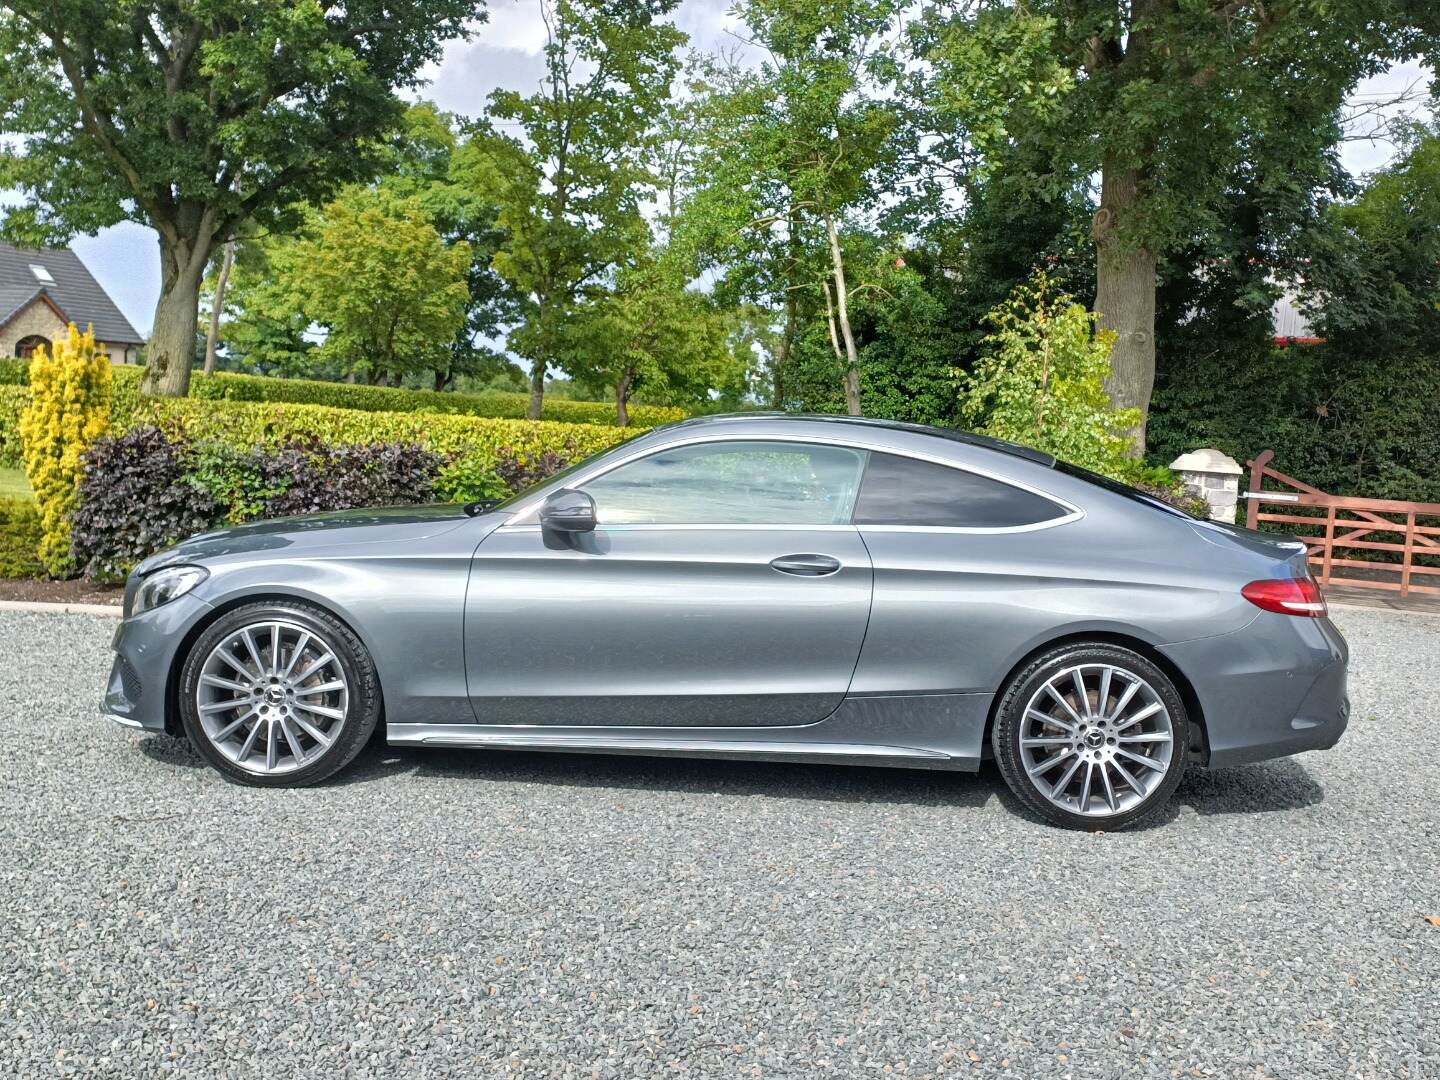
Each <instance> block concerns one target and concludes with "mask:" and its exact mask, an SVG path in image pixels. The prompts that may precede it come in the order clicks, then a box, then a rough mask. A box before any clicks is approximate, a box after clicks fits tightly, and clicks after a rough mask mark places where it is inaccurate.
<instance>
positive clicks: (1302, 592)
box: [1240, 577, 1327, 619]
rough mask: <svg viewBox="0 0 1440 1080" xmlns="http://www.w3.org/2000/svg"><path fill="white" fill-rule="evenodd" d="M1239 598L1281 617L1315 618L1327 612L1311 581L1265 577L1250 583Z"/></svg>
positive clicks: (1314, 584)
mask: <svg viewBox="0 0 1440 1080" xmlns="http://www.w3.org/2000/svg"><path fill="white" fill-rule="evenodd" d="M1240 595H1241V596H1243V597H1245V599H1246V600H1249V601H1250V603H1252V604H1254V605H1255V606H1256V607H1258V608H1264V609H1265V610H1266V611H1274V612H1277V613H1279V614H1281V615H1301V616H1304V617H1305V618H1308V619H1318V618H1321V617H1322V616H1324V615H1325V614H1326V613H1327V609H1326V607H1325V597H1324V595H1323V594H1322V593H1321V592H1320V586H1319V585H1317V584H1316V583H1315V579H1314V578H1310V577H1303V578H1266V579H1265V580H1263V581H1252V582H1250V584H1249V585H1246V586H1245V587H1244V588H1243V589H1241V590H1240Z"/></svg>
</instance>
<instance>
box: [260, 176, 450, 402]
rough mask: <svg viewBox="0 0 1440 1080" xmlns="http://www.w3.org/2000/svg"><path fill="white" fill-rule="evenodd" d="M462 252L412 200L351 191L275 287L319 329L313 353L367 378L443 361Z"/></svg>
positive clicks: (302, 244) (297, 249)
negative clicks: (317, 345) (322, 339)
mask: <svg viewBox="0 0 1440 1080" xmlns="http://www.w3.org/2000/svg"><path fill="white" fill-rule="evenodd" d="M469 270H470V248H469V246H468V245H467V244H465V242H464V241H459V242H457V243H454V244H449V245H447V244H446V243H445V241H444V240H443V239H442V238H441V236H440V234H439V233H438V232H437V231H436V229H435V227H434V226H433V225H432V224H430V221H429V218H428V217H427V216H426V214H425V210H424V208H423V207H422V206H421V205H420V203H419V201H418V200H417V199H415V198H413V197H412V198H401V197H400V196H398V195H395V194H394V193H393V192H390V191H389V190H387V189H386V188H383V187H382V188H352V189H350V190H348V191H347V192H345V193H344V194H342V195H341V197H340V198H338V199H336V200H335V201H334V202H332V203H329V204H328V205H326V206H325V208H324V210H323V211H322V212H321V213H320V215H319V216H318V219H317V221H316V224H315V227H314V229H313V232H312V234H311V235H309V236H307V237H305V238H304V239H301V240H299V241H297V242H296V243H295V246H294V248H293V250H292V251H290V252H289V253H287V257H286V260H285V263H284V267H283V270H282V275H281V278H280V285H281V287H282V288H283V289H285V290H287V291H288V292H289V294H290V295H291V296H292V297H293V298H294V301H295V306H296V307H297V309H298V310H299V311H301V312H303V313H304V315H305V318H306V319H307V320H308V321H309V322H312V323H318V324H319V325H320V326H321V327H323V328H324V329H325V331H326V337H325V343H324V344H323V345H321V346H320V348H319V350H318V353H319V355H320V357H321V358H322V359H327V360H333V361H335V362H337V363H339V364H340V365H341V366H342V367H343V368H344V369H345V370H347V371H350V372H353V373H356V374H363V375H365V376H366V377H367V378H368V379H369V381H370V382H373V383H378V382H384V381H385V380H387V379H388V380H390V381H391V382H393V383H394V384H395V385H399V382H400V379H401V378H402V377H403V376H405V375H407V374H411V373H414V372H418V371H427V370H432V369H435V368H437V367H442V368H443V367H444V365H445V363H446V358H447V355H448V351H449V348H450V345H451V343H452V342H453V341H454V339H455V335H456V333H457V332H458V331H459V329H460V328H461V327H462V326H463V325H464V320H465V307H466V303H467V301H468V300H469V296H470V290H469V285H468V278H467V275H468V273H469Z"/></svg>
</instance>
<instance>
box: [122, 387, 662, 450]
mask: <svg viewBox="0 0 1440 1080" xmlns="http://www.w3.org/2000/svg"><path fill="white" fill-rule="evenodd" d="M140 424H153V425H155V426H156V427H159V428H162V429H163V430H166V431H170V432H174V433H178V434H180V435H182V436H184V437H185V438H187V439H189V440H192V441H198V440H201V439H204V440H207V441H211V442H222V443H225V444H228V445H230V446H232V447H235V448H236V449H239V450H249V449H251V448H252V447H256V446H279V445H281V444H284V443H289V442H294V441H296V440H297V439H310V438H314V439H318V440H320V441H321V442H326V443H331V444H334V445H355V444H362V443H377V442H387V443H389V442H393V443H414V444H416V445H417V446H421V447H424V448H425V449H427V450H433V451H435V452H436V453H439V454H446V455H473V454H480V455H484V456H486V457H490V458H495V457H497V456H498V455H499V453H500V452H501V451H502V450H508V451H510V452H512V453H515V454H521V455H524V456H527V457H538V456H540V455H542V454H545V453H547V452H549V451H563V452H564V453H565V454H566V456H567V457H569V458H571V459H574V458H577V457H585V456H588V455H590V454H593V453H595V452H597V451H599V450H604V449H606V448H608V447H611V446H614V445H615V444H617V443H620V442H623V441H624V440H625V439H627V438H629V437H630V436H632V435H638V434H639V433H640V432H641V430H643V429H641V428H617V427H602V426H600V425H599V424H560V423H554V422H551V421H548V420H541V421H534V420H498V419H493V418H489V417H480V416H450V415H437V414H433V413H409V412H364V411H361V410H359V409H335V408H331V407H329V406H327V405H290V404H281V403H275V402H265V403H255V402H249V401H197V400H195V399H194V398H145V399H143V400H141V401H139V402H137V403H136V405H135V406H134V409H133V411H132V413H131V415H130V417H129V418H128V422H126V423H123V424H122V423H120V422H119V419H118V418H117V422H116V424H115V427H116V429H123V428H130V427H134V426H136V425H140Z"/></svg>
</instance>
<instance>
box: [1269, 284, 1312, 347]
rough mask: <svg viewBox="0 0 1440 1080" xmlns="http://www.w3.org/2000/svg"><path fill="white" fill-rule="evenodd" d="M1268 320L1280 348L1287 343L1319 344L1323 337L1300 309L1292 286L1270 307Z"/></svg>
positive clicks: (1298, 300) (1298, 299)
mask: <svg viewBox="0 0 1440 1080" xmlns="http://www.w3.org/2000/svg"><path fill="white" fill-rule="evenodd" d="M1270 321H1271V323H1272V324H1273V326H1274V338H1275V344H1276V345H1279V346H1281V347H1282V348H1283V347H1285V346H1287V345H1319V344H1321V343H1322V342H1323V341H1324V340H1325V339H1324V338H1322V337H1319V336H1318V335H1317V334H1316V333H1315V329H1314V327H1312V326H1311V325H1310V320H1309V318H1307V317H1306V315H1305V313H1304V312H1303V311H1301V310H1300V298H1299V296H1298V294H1297V293H1296V291H1295V290H1294V289H1293V288H1289V289H1286V290H1285V291H1284V292H1283V293H1281V294H1280V299H1278V300H1276V301H1275V303H1274V304H1273V305H1272V306H1271V308H1270Z"/></svg>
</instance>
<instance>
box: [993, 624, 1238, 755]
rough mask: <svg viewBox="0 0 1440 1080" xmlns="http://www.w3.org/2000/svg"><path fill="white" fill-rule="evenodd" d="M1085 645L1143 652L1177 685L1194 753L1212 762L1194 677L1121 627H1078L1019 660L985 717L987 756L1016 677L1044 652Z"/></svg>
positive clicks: (996, 693) (1006, 674) (1008, 672)
mask: <svg viewBox="0 0 1440 1080" xmlns="http://www.w3.org/2000/svg"><path fill="white" fill-rule="evenodd" d="M1082 644H1084V645H1089V644H1097V645H1118V646H1120V647H1121V648H1124V649H1129V650H1130V651H1131V652H1135V653H1139V654H1140V655H1141V656H1143V657H1144V658H1145V659H1146V660H1148V661H1150V662H1151V663H1152V664H1154V665H1155V666H1156V667H1158V668H1159V669H1160V670H1161V671H1163V672H1164V673H1165V675H1166V677H1167V678H1169V680H1170V681H1171V682H1172V683H1174V684H1175V689H1176V690H1177V691H1179V693H1180V699H1181V701H1183V702H1184V703H1185V711H1186V713H1187V714H1188V717H1189V720H1190V752H1191V753H1192V754H1194V755H1195V757H1196V759H1197V763H1198V764H1200V765H1204V764H1206V763H1208V762H1209V760H1210V736H1209V731H1208V729H1207V726H1206V723H1205V712H1204V710H1203V709H1202V708H1201V706H1200V697H1199V695H1198V694H1196V693H1195V686H1194V684H1193V683H1192V682H1191V681H1190V677H1189V676H1188V675H1186V674H1185V672H1184V671H1182V670H1181V669H1180V668H1179V667H1178V666H1177V665H1176V664H1175V662H1174V661H1173V660H1171V659H1170V658H1169V657H1168V656H1166V655H1165V654H1164V653H1163V652H1161V651H1160V650H1159V649H1157V648H1156V647H1155V646H1154V645H1152V644H1150V643H1149V642H1148V641H1146V640H1145V639H1144V638H1140V637H1135V636H1133V635H1131V634H1126V633H1124V632H1121V631H1117V630H1078V631H1075V632H1073V633H1068V634H1062V635H1060V636H1059V637H1054V638H1050V639H1048V640H1046V641H1043V642H1041V643H1040V644H1039V645H1036V646H1035V647H1034V648H1032V649H1030V650H1029V651H1028V652H1026V653H1025V654H1024V655H1023V656H1021V657H1020V658H1019V659H1018V660H1016V661H1015V663H1014V664H1013V665H1012V666H1011V667H1010V670H1009V671H1007V672H1006V673H1005V677H1004V678H1003V679H1001V680H1000V683H999V687H998V689H997V690H996V692H995V694H994V696H993V697H992V698H991V700H990V708H989V710H988V712H987V714H986V717H985V734H984V736H983V738H982V740H981V744H980V746H981V753H982V754H983V755H984V756H986V757H989V756H990V753H991V750H990V737H991V735H992V734H993V733H994V730H995V721H996V718H997V716H998V714H999V712H1000V702H1001V701H1002V700H1003V699H1004V697H1005V691H1006V689H1007V688H1008V687H1009V686H1010V683H1011V682H1012V681H1013V680H1014V678H1015V676H1016V675H1017V674H1019V672H1020V671H1021V670H1023V669H1024V668H1025V666H1026V665H1027V664H1029V663H1030V662H1031V661H1032V660H1034V659H1035V658H1036V657H1037V656H1039V655H1040V654H1041V653H1046V652H1050V651H1051V650H1052V649H1059V648H1064V647H1065V646H1067V645H1082Z"/></svg>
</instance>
